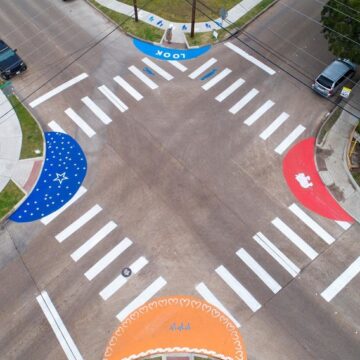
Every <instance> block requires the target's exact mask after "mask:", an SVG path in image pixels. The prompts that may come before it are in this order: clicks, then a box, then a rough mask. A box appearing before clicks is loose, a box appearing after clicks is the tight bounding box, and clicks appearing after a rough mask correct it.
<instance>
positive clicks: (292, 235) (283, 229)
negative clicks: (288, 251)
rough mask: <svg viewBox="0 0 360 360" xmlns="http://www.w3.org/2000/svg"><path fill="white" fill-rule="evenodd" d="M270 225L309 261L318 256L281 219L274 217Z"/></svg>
mask: <svg viewBox="0 0 360 360" xmlns="http://www.w3.org/2000/svg"><path fill="white" fill-rule="evenodd" d="M271 223H272V224H273V225H274V226H275V227H276V228H277V229H278V230H279V231H280V232H281V233H283V234H284V235H285V236H286V237H287V238H288V239H289V240H290V241H291V242H292V243H293V244H294V245H295V246H297V247H298V248H299V249H300V250H301V251H302V252H303V253H304V254H305V255H307V256H308V257H309V258H310V259H311V260H314V259H315V258H316V257H317V256H318V253H317V252H316V251H315V250H314V249H313V248H312V247H311V246H310V245H308V244H307V243H306V242H305V241H304V240H303V239H302V238H301V237H300V236H299V235H298V234H296V232H295V231H294V230H292V229H291V228H290V227H289V226H288V225H286V224H285V223H284V222H283V221H282V220H281V219H279V218H278V217H276V218H275V219H274V220H273V221H271Z"/></svg>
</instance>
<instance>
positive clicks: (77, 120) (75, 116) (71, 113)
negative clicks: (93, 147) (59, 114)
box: [65, 108, 96, 138]
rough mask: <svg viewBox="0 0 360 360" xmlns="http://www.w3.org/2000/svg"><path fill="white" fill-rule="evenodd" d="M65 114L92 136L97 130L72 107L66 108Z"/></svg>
mask: <svg viewBox="0 0 360 360" xmlns="http://www.w3.org/2000/svg"><path fill="white" fill-rule="evenodd" d="M65 114H66V115H67V116H68V117H69V118H70V119H71V120H72V121H73V122H74V123H75V124H76V125H77V126H78V127H79V128H80V129H81V130H82V131H83V132H84V133H85V134H86V135H87V136H88V137H89V138H92V137H93V136H94V135H95V134H96V132H95V131H94V130H93V129H92V128H91V127H90V126H89V125H88V124H87V122H86V121H85V120H84V119H83V118H81V117H80V116H79V115H78V114H77V113H76V112H75V111H74V110H73V109H72V108H68V109H66V110H65Z"/></svg>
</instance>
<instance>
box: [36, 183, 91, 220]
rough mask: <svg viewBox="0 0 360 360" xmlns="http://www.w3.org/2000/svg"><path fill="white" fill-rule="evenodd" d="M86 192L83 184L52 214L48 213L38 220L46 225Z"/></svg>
mask: <svg viewBox="0 0 360 360" xmlns="http://www.w3.org/2000/svg"><path fill="white" fill-rule="evenodd" d="M86 192H87V189H86V188H85V187H84V186H80V187H79V190H78V191H77V192H76V193H75V195H74V196H73V197H72V198H71V199H70V200H69V201H68V202H67V203H66V204H65V205H64V206H62V207H61V208H60V209H58V210H56V211H54V212H53V213H52V214H49V215H47V216H45V217H43V218H42V219H41V220H40V221H41V222H42V223H43V224H44V225H47V224H49V223H50V222H51V221H53V220H54V219H55V218H56V217H58V216H59V215H60V214H61V213H62V212H64V211H65V210H66V209H67V208H68V207H69V206H70V205H72V204H73V203H74V202H75V201H76V200H78V199H80V198H81V196H83V195H84V194H85V193H86Z"/></svg>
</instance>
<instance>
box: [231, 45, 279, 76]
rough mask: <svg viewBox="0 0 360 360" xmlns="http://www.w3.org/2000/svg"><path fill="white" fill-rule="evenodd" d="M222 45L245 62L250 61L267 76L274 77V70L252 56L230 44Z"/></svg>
mask: <svg viewBox="0 0 360 360" xmlns="http://www.w3.org/2000/svg"><path fill="white" fill-rule="evenodd" d="M224 45H225V46H227V47H228V48H229V49H231V50H233V51H234V52H236V53H237V54H239V55H240V56H242V57H243V58H244V59H246V60H248V61H250V62H251V63H253V64H254V65H256V66H258V67H259V68H260V69H262V70H264V71H265V72H267V73H268V74H270V75H274V74H275V73H276V72H275V70H273V69H272V68H271V67H269V66H267V65H265V64H264V63H263V62H261V61H260V60H258V59H256V58H255V57H254V56H251V55H250V54H248V53H247V52H245V51H244V50H242V49H240V48H239V47H237V46H235V45H234V44H232V43H231V42H226V43H225V44H224Z"/></svg>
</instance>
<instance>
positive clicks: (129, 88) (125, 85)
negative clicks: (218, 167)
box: [114, 76, 144, 101]
mask: <svg viewBox="0 0 360 360" xmlns="http://www.w3.org/2000/svg"><path fill="white" fill-rule="evenodd" d="M114 81H115V82H116V83H118V84H119V85H120V86H121V87H122V88H123V89H124V90H125V91H127V92H128V93H129V94H130V95H131V96H132V97H133V98H134V99H135V100H136V101H140V100H141V99H143V98H144V97H143V96H142V95H141V94H140V93H139V92H138V91H137V90H136V89H135V88H134V87H132V86H131V85H130V84H129V83H128V82H127V81H126V80H125V79H123V78H122V77H121V76H115V77H114Z"/></svg>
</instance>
